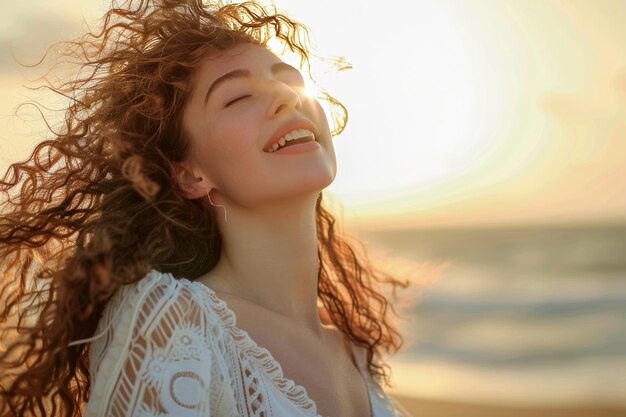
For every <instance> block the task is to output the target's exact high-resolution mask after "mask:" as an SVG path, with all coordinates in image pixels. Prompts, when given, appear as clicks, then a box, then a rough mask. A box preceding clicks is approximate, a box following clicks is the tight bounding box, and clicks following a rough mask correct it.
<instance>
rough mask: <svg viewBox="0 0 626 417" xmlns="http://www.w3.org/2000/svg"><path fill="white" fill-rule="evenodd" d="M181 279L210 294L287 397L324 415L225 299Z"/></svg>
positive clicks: (241, 342)
mask: <svg viewBox="0 0 626 417" xmlns="http://www.w3.org/2000/svg"><path fill="white" fill-rule="evenodd" d="M180 280H182V281H186V282H187V283H189V284H190V285H191V286H193V287H194V288H201V291H205V292H206V293H207V294H208V295H209V301H210V302H211V304H212V305H213V307H215V308H214V310H215V311H216V312H217V314H218V315H219V316H220V318H221V319H222V320H223V322H224V323H225V324H226V325H227V327H228V329H229V331H230V332H231V334H232V335H233V339H234V340H235V341H236V342H237V343H238V346H240V347H241V349H242V351H243V353H244V354H246V355H249V356H250V357H252V358H253V359H254V360H255V362H256V363H257V365H259V366H260V367H261V369H262V370H263V371H264V372H265V373H266V374H267V375H268V376H269V377H270V378H271V380H272V381H273V382H274V384H275V385H276V386H277V387H278V388H279V389H280V391H281V392H282V393H283V394H285V396H287V398H289V399H290V400H291V401H293V403H295V404H296V405H297V406H298V407H299V408H300V409H302V411H303V412H304V413H305V414H306V415H307V416H310V417H322V416H321V415H319V414H317V405H316V404H315V402H314V401H313V400H312V399H311V398H309V395H308V393H307V391H306V388H304V387H303V386H302V385H298V384H296V383H295V382H294V381H293V380H291V379H289V378H285V376H284V375H283V369H282V367H281V366H280V363H278V361H276V359H274V357H273V356H272V354H271V352H270V351H269V350H267V349H265V348H264V347H261V346H259V345H258V344H257V343H256V342H255V341H254V340H252V339H251V338H250V335H248V332H246V331H245V330H243V329H240V328H238V327H237V326H236V324H237V318H236V316H235V313H234V312H233V311H232V310H231V309H230V308H229V307H228V305H227V304H226V302H225V301H224V300H222V299H220V298H219V297H218V296H217V294H215V291H213V289H212V288H210V287H207V286H206V285H204V284H203V283H201V282H196V281H189V280H188V279H186V278H180ZM368 384H369V381H368Z"/></svg>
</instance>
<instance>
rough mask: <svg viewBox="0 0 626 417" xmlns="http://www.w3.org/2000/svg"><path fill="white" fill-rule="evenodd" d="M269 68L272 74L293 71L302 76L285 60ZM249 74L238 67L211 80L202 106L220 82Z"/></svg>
mask: <svg viewBox="0 0 626 417" xmlns="http://www.w3.org/2000/svg"><path fill="white" fill-rule="evenodd" d="M270 69H271V71H272V73H274V74H276V73H277V72H281V71H295V72H297V73H298V74H299V75H300V76H302V74H300V71H298V70H297V69H296V68H295V67H293V66H291V65H289V64H287V63H285V62H277V63H275V64H274V65H272V67H271V68H270ZM249 76H250V71H249V70H247V69H244V68H239V69H236V70H233V71H230V72H227V73H226V74H224V75H222V76H221V77H219V78H218V79H216V80H215V81H213V84H211V86H210V87H209V90H208V91H207V93H206V96H205V97H204V106H206V104H207V102H208V101H209V96H210V95H211V93H212V92H214V91H215V89H216V88H217V87H218V86H219V85H220V84H223V83H224V82H226V81H229V80H233V79H235V78H243V77H249Z"/></svg>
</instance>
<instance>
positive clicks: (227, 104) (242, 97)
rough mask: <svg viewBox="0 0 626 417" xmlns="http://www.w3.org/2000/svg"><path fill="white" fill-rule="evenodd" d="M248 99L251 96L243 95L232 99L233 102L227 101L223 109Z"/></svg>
mask: <svg viewBox="0 0 626 417" xmlns="http://www.w3.org/2000/svg"><path fill="white" fill-rule="evenodd" d="M248 97H252V96H251V95H250V94H248V95H245V96H241V97H239V98H236V99H234V100H232V101H229V102H228V103H226V105H225V106H224V107H228V106H230V105H231V104H233V103H234V102H236V101H239V100H241V99H244V98H248Z"/></svg>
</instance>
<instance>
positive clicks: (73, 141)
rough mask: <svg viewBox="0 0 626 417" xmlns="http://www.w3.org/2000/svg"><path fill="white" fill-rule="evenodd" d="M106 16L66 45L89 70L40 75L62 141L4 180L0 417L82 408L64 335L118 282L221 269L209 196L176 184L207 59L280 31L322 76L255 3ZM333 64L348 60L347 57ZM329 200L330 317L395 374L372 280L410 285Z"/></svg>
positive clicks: (323, 245)
mask: <svg viewBox="0 0 626 417" xmlns="http://www.w3.org/2000/svg"><path fill="white" fill-rule="evenodd" d="M135 3H138V4H135ZM101 23H102V29H101V31H100V32H99V33H96V34H94V33H92V32H91V30H88V31H86V33H85V34H84V35H82V36H81V37H80V38H78V39H77V40H75V41H67V42H64V44H65V45H66V46H67V47H66V49H64V50H63V51H62V53H63V56H66V57H76V58H77V59H78V61H76V62H74V63H77V64H79V65H80V72H79V76H78V77H77V78H76V79H74V80H70V81H65V82H62V83H59V84H58V85H55V84H54V83H51V82H50V81H49V80H48V79H46V82H47V84H48V85H49V87H47V88H50V89H51V90H52V91H54V92H56V93H58V94H60V95H63V96H65V97H67V98H69V99H70V100H71V102H70V104H69V106H68V107H67V109H65V110H64V111H65V120H64V125H63V128H62V129H61V131H60V132H55V131H54V130H53V129H52V128H50V130H51V131H52V133H53V134H54V139H51V140H45V141H43V142H41V143H39V144H38V145H37V146H36V147H35V149H34V150H33V152H32V153H31V155H30V156H29V157H28V158H27V159H26V160H25V161H22V162H17V163H13V164H11V166H10V167H9V169H8V170H7V172H6V173H5V175H4V176H3V178H2V180H0V187H1V188H0V189H1V190H2V192H3V195H6V197H7V198H6V200H5V201H2V203H1V204H0V213H2V214H1V215H0V226H1V227H0V262H1V265H2V276H1V278H0V279H1V284H0V300H1V301H0V305H2V309H1V312H0V322H1V323H2V325H3V326H2V329H1V330H2V332H1V334H0V336H1V338H0V340H1V341H2V342H3V343H4V344H5V346H4V347H3V349H2V353H1V355H0V366H1V367H2V372H0V373H1V374H2V379H1V380H0V388H1V396H0V398H2V400H3V401H2V404H1V407H0V414H1V415H3V416H4V415H7V413H11V414H10V415H16V416H26V415H38V416H46V415H48V414H47V413H48V412H49V413H50V415H64V416H68V417H70V416H81V415H82V413H83V412H84V409H83V406H84V404H85V402H86V401H88V399H89V388H90V379H89V371H88V370H89V362H88V360H89V357H88V349H89V345H88V344H79V345H75V346H68V344H69V343H70V342H72V341H74V340H78V339H83V338H89V337H90V336H92V335H93V334H94V331H95V329H96V326H97V324H98V320H99V318H100V314H101V312H102V311H103V309H104V307H105V305H106V303H107V301H108V300H109V299H110V298H111V296H112V295H113V293H114V292H115V291H116V290H118V289H119V288H120V287H122V286H124V285H128V284H131V283H134V282H137V281H138V280H140V279H141V278H142V277H143V276H144V275H145V274H146V273H147V272H148V271H149V270H150V269H152V268H154V269H156V270H158V271H161V272H169V273H172V275H173V276H175V277H186V278H188V279H190V280H193V279H195V278H198V277H199V276H201V275H202V274H205V273H206V272H207V271H209V270H211V269H212V268H213V267H214V266H215V265H216V263H217V261H218V257H219V254H220V248H221V237H220V234H219V233H218V228H217V224H216V221H215V220H214V217H213V212H212V211H211V210H210V209H209V208H208V206H207V205H206V203H205V202H204V201H202V199H200V200H188V199H185V198H183V197H181V195H180V189H179V188H178V185H177V183H176V181H174V168H173V163H174V162H179V161H183V160H184V159H185V158H186V156H187V155H188V152H189V150H190V147H189V143H188V141H187V140H185V136H184V134H183V132H182V127H181V115H182V109H183V107H184V105H185V103H186V100H187V99H188V97H189V93H190V90H191V86H192V80H193V74H194V70H195V69H196V68H197V66H198V65H199V63H200V62H201V61H202V60H204V59H205V58H206V57H207V56H208V55H210V54H212V53H217V52H219V51H225V50H227V49H229V48H231V47H233V46H236V45H239V44H242V43H245V42H249V43H253V44H257V45H262V46H265V47H268V48H269V46H268V41H270V40H271V39H272V38H275V39H276V40H278V41H279V43H280V44H282V45H283V46H286V47H288V48H289V50H290V51H291V52H295V53H296V54H297V55H298V56H299V57H300V68H303V66H304V64H306V65H307V68H308V72H309V77H310V78H313V77H311V68H310V63H309V58H310V56H312V55H314V54H313V53H312V52H310V46H309V45H310V41H309V34H308V29H307V28H306V26H304V25H303V24H301V23H298V22H296V21H294V20H292V19H290V18H288V17H287V16H285V15H284V14H282V13H278V12H276V10H275V8H274V10H270V8H269V7H267V6H262V5H260V4H258V3H257V2H256V1H247V2H244V3H240V4H223V3H221V2H218V3H214V4H212V5H208V4H207V3H206V2H203V1H202V0H151V1H146V0H142V1H139V2H137V1H133V0H131V1H130V3H129V4H128V6H127V7H121V6H119V5H118V6H116V4H115V1H113V2H112V4H111V7H110V9H109V10H108V11H107V13H106V14H105V15H104V17H103V19H102V22H101ZM52 46H54V45H52ZM52 46H51V47H52ZM49 49H50V48H48V50H47V51H46V55H47V53H48V51H49ZM286 50H287V49H284V51H286ZM44 57H45V56H44ZM322 59H323V58H322ZM42 60H43V58H42ZM40 62H41V61H39V63H40ZM330 62H333V63H334V64H336V68H338V69H339V70H342V69H345V68H347V67H348V65H347V64H346V63H345V61H344V60H343V58H334V59H332V60H330ZM39 63H37V64H36V65H38V64H39ZM342 65H343V66H342ZM83 71H85V72H83ZM313 81H314V80H313ZM316 84H317V83H316ZM321 91H323V92H322V94H321V98H322V99H323V100H326V101H327V102H329V103H330V104H331V107H332V108H333V109H334V110H339V112H338V113H336V112H334V111H333V114H332V115H333V122H334V124H335V125H336V126H335V129H334V130H333V132H332V135H333V136H336V135H339V134H340V133H341V132H342V131H343V129H344V128H345V125H346V123H347V118H348V114H347V110H346V108H345V107H344V106H343V105H342V104H341V103H340V102H339V101H337V100H336V99H334V98H333V97H332V96H331V95H329V94H328V93H326V91H325V90H323V89H322V90H321ZM44 120H45V117H44ZM48 126H49V125H48ZM49 127H50V126H49ZM322 200H323V196H322V193H320V195H319V198H318V200H317V203H316V208H315V210H316V222H317V238H318V246H317V247H318V251H317V253H318V260H319V273H318V301H321V305H322V307H321V308H320V314H321V315H322V316H323V317H326V318H327V319H328V320H330V321H332V323H334V325H336V326H337V328H338V329H340V330H341V331H342V332H343V333H344V334H346V335H347V336H348V337H349V338H350V339H351V340H352V341H353V342H354V343H355V344H357V345H360V346H363V347H365V348H367V362H368V370H369V373H370V374H371V375H374V374H377V375H378V376H383V377H384V378H385V383H386V384H387V385H390V384H389V380H388V375H387V373H386V372H385V370H384V368H385V367H388V365H385V364H384V362H380V364H378V363H376V361H374V360H373V359H374V355H375V354H376V355H377V356H378V355H379V354H380V353H381V352H382V351H383V350H384V351H385V352H387V353H394V352H397V351H398V350H399V349H400V348H401V347H402V346H403V343H404V341H403V338H402V336H401V335H400V333H399V332H398V330H397V328H396V327H395V326H394V325H393V323H392V320H391V319H390V318H389V312H388V306H390V305H391V304H390V303H389V302H388V300H387V299H386V297H385V296H384V295H383V293H381V292H380V291H379V290H378V289H377V285H376V284H377V283H379V284H380V283H384V284H390V285H392V286H393V294H394V296H395V297H397V296H396V287H397V286H401V287H403V288H406V287H407V286H409V281H400V280H398V279H397V278H395V277H393V276H392V275H390V274H388V273H385V272H384V271H382V270H379V269H377V268H375V267H374V266H373V265H372V263H371V261H370V260H369V258H368V256H367V254H366V252H365V249H364V245H363V244H362V242H359V240H358V239H352V238H351V237H350V236H349V235H347V234H345V233H342V232H340V231H338V230H336V227H335V222H336V220H335V217H334V216H333V215H332V214H331V212H330V211H329V210H327V209H326V208H325V207H324V206H323V204H322ZM351 240H352V242H351ZM357 246H360V248H357ZM357 249H358V250H357ZM392 311H393V312H394V313H395V314H396V315H397V314H398V313H396V311H395V310H394V309H393V306H392Z"/></svg>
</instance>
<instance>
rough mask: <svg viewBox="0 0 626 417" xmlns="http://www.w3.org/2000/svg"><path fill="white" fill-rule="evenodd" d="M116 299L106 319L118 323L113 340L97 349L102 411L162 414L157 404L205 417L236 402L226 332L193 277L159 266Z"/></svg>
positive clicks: (95, 404) (96, 391)
mask: <svg viewBox="0 0 626 417" xmlns="http://www.w3.org/2000/svg"><path fill="white" fill-rule="evenodd" d="M109 302H111V303H112V304H111V307H110V309H109V310H108V311H106V316H105V317H103V322H104V323H107V322H108V325H111V324H112V326H111V330H110V333H109V337H106V338H101V339H99V342H97V344H96V345H95V346H96V347H97V349H96V350H95V351H94V353H93V359H94V362H93V363H94V368H92V369H93V370H94V371H95V372H92V376H93V377H94V379H95V383H94V388H93V398H92V400H90V404H91V405H90V410H93V411H97V414H96V413H94V415H97V416H105V415H113V414H111V410H113V409H117V407H122V408H123V409H125V410H127V414H123V415H124V416H130V415H133V416H134V415H146V416H154V415H161V414H160V413H159V412H157V409H159V408H165V409H166V410H168V412H170V414H168V415H176V416H190V417H200V416H204V415H209V412H210V411H209V410H213V408H214V407H225V406H226V405H228V404H227V403H225V402H224V401H223V398H225V396H226V397H228V395H227V394H228V393H227V392H226V391H225V390H226V389H227V387H228V386H230V385H229V384H226V385H224V386H223V384H222V382H223V381H226V378H227V377H228V374H227V371H226V370H227V357H226V356H225V355H224V343H223V341H222V338H223V335H224V333H223V332H222V331H221V329H220V326H216V325H213V324H214V323H215V318H214V317H213V314H211V312H210V309H208V308H206V306H205V304H204V303H203V302H202V298H201V297H200V296H199V295H198V294H197V293H196V292H195V291H194V287H193V286H192V285H191V282H189V281H187V280H179V279H176V278H174V277H173V276H172V275H171V274H168V273H161V272H159V271H156V270H151V271H150V272H149V273H147V274H146V275H145V276H144V277H143V278H142V279H140V280H139V281H137V282H134V283H132V284H128V285H126V286H124V287H122V288H121V289H120V290H118V292H116V294H115V295H114V296H113V298H112V299H111V300H110V301H109ZM96 370H97V371H96ZM96 375H97V377H96ZM148 387H149V388H150V389H149V390H148ZM153 395H157V396H158V399H159V401H158V403H159V405H158V406H157V403H156V402H155V400H154V397H153ZM224 404H226V405H224ZM209 405H210V408H209ZM88 415H91V414H89V413H88ZM116 415H117V414H116ZM211 415H214V414H211ZM215 415H225V414H222V413H218V414H215Z"/></svg>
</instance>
